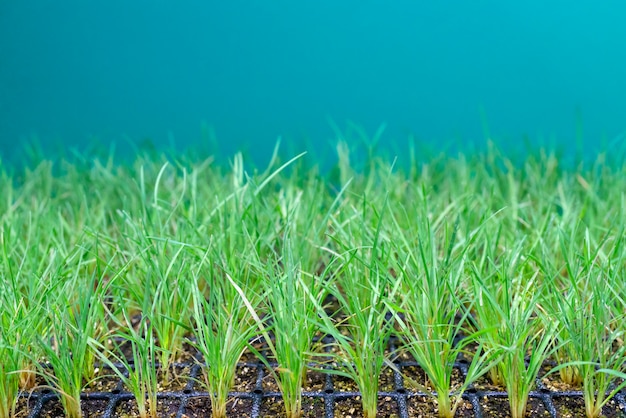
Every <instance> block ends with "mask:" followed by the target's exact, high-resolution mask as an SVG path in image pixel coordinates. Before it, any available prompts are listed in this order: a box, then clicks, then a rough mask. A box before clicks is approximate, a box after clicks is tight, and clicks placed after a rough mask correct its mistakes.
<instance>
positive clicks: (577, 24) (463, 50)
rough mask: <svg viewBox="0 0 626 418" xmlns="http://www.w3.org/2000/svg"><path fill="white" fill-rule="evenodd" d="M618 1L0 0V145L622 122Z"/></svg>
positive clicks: (315, 143)
mask: <svg viewBox="0 0 626 418" xmlns="http://www.w3.org/2000/svg"><path fill="white" fill-rule="evenodd" d="M625 21H626V2H624V1H623V0H604V1H602V2H597V1H591V0H579V1H575V2H572V1H565V0H551V1H549V2H548V1H545V0H527V1H524V2H503V1H496V0H476V1H467V0H449V1H445V2H443V1H442V2H437V1H430V2H420V1H415V0H410V1H409V0H394V1H387V0H379V1H374V0H316V1H287V0H272V1H253V0H248V1H243V0H228V1H222V2H217V1H206V0H205V1H198V0H189V1H185V2H174V1H164V0H151V1H147V0H133V1H128V0H108V1H106V2H86V1H81V0H63V1H44V0H39V1H37V0H19V1H12V0H0V152H1V155H2V157H3V160H4V161H8V160H10V159H11V158H13V157H14V156H15V155H16V152H17V150H20V149H22V148H23V147H21V146H20V145H23V144H25V143H27V142H30V141H34V140H35V141H38V142H39V143H40V144H41V145H42V149H43V150H44V151H45V152H49V153H55V152H59V151H61V152H62V151H64V150H68V149H74V148H75V149H79V150H93V149H108V148H109V146H110V145H111V144H116V147H117V148H116V149H117V152H118V153H121V154H124V153H129V152H132V150H133V147H134V146H149V147H154V148H155V149H156V150H159V149H166V148H171V147H175V148H176V149H186V148H189V147H192V148H195V147H200V148H203V149H207V148H209V149H210V150H211V152H218V153H219V154H220V155H222V156H224V157H226V158H227V157H229V156H231V155H232V153H233V152H235V151H237V150H246V151H247V153H248V154H249V155H250V156H251V158H253V159H254V160H255V161H257V162H258V163H259V164H263V163H264V162H266V160H267V159H268V158H269V155H270V154H271V152H272V149H273V147H274V144H275V143H276V141H277V138H279V137H281V138H282V142H281V143H282V146H283V149H284V150H286V152H291V153H296V152H300V151H303V150H308V151H310V152H311V155H313V156H314V157H315V158H323V157H324V155H330V154H329V153H332V152H333V147H334V144H335V142H336V140H337V139H338V137H344V138H345V139H346V140H349V141H355V147H356V146H357V144H358V143H359V142H360V141H362V140H363V138H364V137H365V138H369V140H370V141H371V140H372V138H373V137H374V136H375V134H376V132H377V130H380V128H381V127H383V126H384V131H383V132H382V135H380V141H379V142H378V146H379V150H380V152H381V153H382V152H385V153H387V154H388V155H390V156H393V155H400V156H402V155H403V153H404V154H405V153H406V149H407V143H408V142H409V140H412V141H414V142H415V143H417V144H421V145H424V146H431V147H435V148H437V147H443V146H444V145H445V146H449V147H450V148H449V149H452V150H454V149H456V148H463V147H466V146H467V147H470V148H472V147H483V146H484V144H485V143H486V141H487V139H492V140H494V141H496V142H497V143H499V144H500V145H501V146H502V147H504V148H507V147H510V148H512V149H517V148H518V147H521V146H522V144H527V143H531V144H535V145H536V144H548V145H552V146H557V147H561V148H563V149H564V150H565V151H572V152H573V151H574V150H577V152H582V153H583V154H585V155H591V154H594V153H595V152H597V150H598V149H599V147H605V148H606V147H609V146H613V145H614V144H616V143H620V142H623V141H622V134H623V133H624V132H625V131H626V76H625V75H626V24H624V22H625Z"/></svg>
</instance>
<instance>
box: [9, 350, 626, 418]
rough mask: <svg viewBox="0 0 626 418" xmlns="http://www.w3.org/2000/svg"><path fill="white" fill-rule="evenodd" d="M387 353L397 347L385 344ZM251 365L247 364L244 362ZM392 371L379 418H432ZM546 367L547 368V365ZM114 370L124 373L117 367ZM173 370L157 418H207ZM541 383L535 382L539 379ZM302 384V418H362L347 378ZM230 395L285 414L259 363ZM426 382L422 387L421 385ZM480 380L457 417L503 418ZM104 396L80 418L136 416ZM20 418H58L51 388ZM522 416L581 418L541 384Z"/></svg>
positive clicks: (504, 405) (241, 413)
mask: <svg viewBox="0 0 626 418" xmlns="http://www.w3.org/2000/svg"><path fill="white" fill-rule="evenodd" d="M390 349H391V350H394V349H395V346H394V345H393V344H390ZM248 360H249V359H248ZM395 366H396V368H397V370H393V369H391V368H387V369H386V371H385V372H384V373H383V376H382V377H381V381H380V389H381V391H380V392H379V393H378V399H379V403H378V411H379V413H378V416H380V417H395V418H409V417H424V418H426V417H436V416H437V411H436V406H435V404H434V403H433V401H432V398H431V397H429V396H428V394H427V393H424V392H421V391H418V390H416V389H412V388H411V387H410V386H411V385H410V383H409V382H408V381H407V379H405V378H404V377H403V375H411V376H413V377H412V378H414V379H423V378H424V377H423V376H424V375H423V372H422V371H421V369H420V368H419V366H418V364H417V363H416V362H415V361H412V360H410V359H406V356H403V357H401V358H400V360H398V361H396V362H395ZM547 366H550V365H547ZM119 367H122V366H121V365H119ZM174 367H176V368H177V369H179V370H186V371H188V372H187V373H185V374H182V375H179V376H178V377H177V380H178V381H183V382H186V383H185V384H184V385H180V386H178V388H177V390H174V391H163V392H160V393H159V394H158V400H159V406H158V412H159V417H167V418H199V417H208V416H210V411H211V409H210V408H211V406H210V400H209V394H208V392H206V391H203V390H200V387H201V384H200V383H199V379H201V374H202V370H201V366H200V365H199V364H197V363H176V364H174ZM467 367H468V364H467V361H463V360H462V359H461V361H458V362H457V363H456V364H455V369H456V370H457V371H458V373H459V376H460V378H461V379H462V378H463V377H464V376H465V375H466V373H467ZM540 377H541V376H540ZM308 380H309V381H308V382H307V383H306V384H305V388H304V392H303V399H302V406H303V408H302V409H303V415H302V416H303V417H305V418H313V417H326V418H332V417H352V418H356V417H361V416H362V411H361V400H360V393H359V392H358V390H357V389H356V386H354V384H352V382H350V381H349V380H348V379H346V378H344V377H342V376H337V375H334V374H330V373H321V372H310V373H309V378H308ZM236 381H237V383H236V389H237V390H236V391H233V392H231V393H230V403H229V405H228V409H227V413H228V415H230V416H237V417H242V418H244V417H245V418H248V417H249V418H257V417H279V416H284V412H283V404H282V396H281V394H280V392H278V390H277V387H276V385H275V383H274V382H273V379H272V378H271V376H270V374H269V373H268V371H267V369H266V366H265V365H264V364H263V363H261V362H254V361H251V362H243V363H239V365H238V374H237V378H236ZM423 382H424V381H422V383H423ZM486 382H487V380H486V379H481V380H479V381H478V382H476V384H474V385H472V386H471V387H470V388H469V389H468V390H467V391H466V392H465V393H464V395H463V403H462V404H461V405H460V406H459V408H458V410H457V414H456V416H457V417H475V418H501V417H509V416H510V413H509V406H508V399H507V393H506V392H505V391H501V390H498V388H494V387H490V386H489V385H488V383H486ZM108 387H113V389H111V390H110V391H107V392H101V391H100V392H84V393H83V394H82V396H81V401H82V408H83V412H84V416H85V417H102V418H126V417H134V416H136V409H134V405H135V401H134V397H133V395H132V394H131V393H130V392H128V391H126V390H125V388H124V386H123V383H122V382H121V381H116V382H115V383H112V384H110V385H108ZM20 405H21V411H20V412H21V413H20V416H27V417H29V418H49V417H61V416H63V409H62V408H61V404H60V402H59V399H58V395H57V394H56V393H55V392H54V391H52V390H50V389H43V390H35V391H33V392H32V393H31V394H27V393H24V394H22V395H21V402H20ZM625 414H626V394H625V393H624V392H620V393H618V394H617V395H616V396H615V397H614V398H613V399H612V400H611V401H610V402H609V403H608V404H607V405H606V406H605V407H604V409H603V416H605V417H607V418H610V417H623V416H625ZM527 416H528V417H552V418H557V417H559V418H565V417H583V416H584V401H583V394H582V392H581V391H573V390H565V391H559V390H554V389H550V388H549V387H548V385H546V384H545V383H544V381H542V380H541V379H538V380H537V382H536V387H535V390H533V391H531V393H530V396H529V401H528V410H527Z"/></svg>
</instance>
